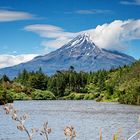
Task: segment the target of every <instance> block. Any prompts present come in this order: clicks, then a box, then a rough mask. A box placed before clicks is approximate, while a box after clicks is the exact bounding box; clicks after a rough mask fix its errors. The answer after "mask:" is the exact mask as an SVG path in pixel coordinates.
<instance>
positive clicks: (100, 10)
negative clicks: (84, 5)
mask: <svg viewBox="0 0 140 140" xmlns="http://www.w3.org/2000/svg"><path fill="white" fill-rule="evenodd" d="M109 12H111V11H110V10H102V9H92V10H77V11H75V12H74V13H76V14H86V15H87V14H105V13H109Z"/></svg>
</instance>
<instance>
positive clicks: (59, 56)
mask: <svg viewBox="0 0 140 140" xmlns="http://www.w3.org/2000/svg"><path fill="white" fill-rule="evenodd" d="M134 61H135V59H134V58H133V57H131V56H128V55H126V54H123V53H119V52H117V51H110V50H105V49H101V48H99V47H97V46H96V45H95V44H94V43H93V42H92V40H91V39H90V36H89V35H88V34H82V35H79V36H77V37H76V38H74V39H73V40H72V41H70V42H69V43H67V44H66V45H64V46H62V47H61V48H60V49H57V50H56V51H53V52H51V53H49V54H46V55H44V56H38V57H36V58H34V59H33V60H31V61H29V62H27V63H22V64H19V65H16V66H13V67H8V68H3V69H0V75H3V74H6V75H8V76H10V77H11V78H13V77H14V76H16V75H17V74H18V73H19V72H20V71H22V70H23V69H27V70H28V71H36V70H38V69H39V67H41V68H42V70H43V72H44V73H46V74H48V75H51V74H54V73H55V72H56V70H64V69H68V68H69V67H70V66H74V68H75V70H77V71H86V72H89V71H97V70H100V69H106V70H108V69H111V68H116V67H119V66H123V65H129V64H131V63H132V62H134Z"/></svg>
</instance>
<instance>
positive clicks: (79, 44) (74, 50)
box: [59, 33, 101, 57]
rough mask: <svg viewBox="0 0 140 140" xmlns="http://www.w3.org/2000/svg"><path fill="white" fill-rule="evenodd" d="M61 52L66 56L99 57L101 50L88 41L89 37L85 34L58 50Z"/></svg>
mask: <svg viewBox="0 0 140 140" xmlns="http://www.w3.org/2000/svg"><path fill="white" fill-rule="evenodd" d="M59 51H61V52H64V51H65V52H67V53H68V56H71V57H77V56H83V55H89V56H90V55H93V54H94V55H95V57H96V56H97V55H99V53H101V49H100V48H98V47H97V46H96V45H95V44H94V43H93V41H92V40H91V39H90V35H89V34H87V33H84V34H81V35H79V36H77V37H76V38H74V39H73V40H71V41H70V42H69V43H67V44H66V45H64V46H63V47H61V48H60V49H59Z"/></svg>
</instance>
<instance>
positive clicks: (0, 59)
mask: <svg viewBox="0 0 140 140" xmlns="http://www.w3.org/2000/svg"><path fill="white" fill-rule="evenodd" d="M35 56H37V54H22V55H7V54H2V55H0V68H4V67H10V66H13V65H17V64H20V63H23V62H27V61H30V60H32V59H33V58H34V57H35Z"/></svg>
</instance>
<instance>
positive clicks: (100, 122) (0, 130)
mask: <svg viewBox="0 0 140 140" xmlns="http://www.w3.org/2000/svg"><path fill="white" fill-rule="evenodd" d="M14 106H15V108H17V109H19V112H20V114H24V113H28V114H29V116H30V118H29V119H28V120H27V121H26V125H27V126H28V128H31V127H35V128H39V127H41V125H42V124H43V122H45V121H48V122H49V126H50V127H51V128H52V133H51V134H50V135H49V140H65V138H64V134H63V129H64V127H65V126H67V125H73V126H74V127H75V129H76V132H77V137H76V140H99V131H100V129H102V133H103V140H112V135H113V134H114V133H116V132H119V133H120V134H119V135H120V136H121V137H126V138H128V137H129V136H130V135H132V134H133V133H134V132H135V131H137V130H138V129H139V128H140V124H138V117H139V115H140V106H131V105H120V104H116V103H97V102H95V101H16V102H14ZM0 140H28V138H27V137H26V134H25V133H24V132H20V131H18V130H17V129H16V124H15V123H14V122H13V121H12V120H11V118H10V117H9V116H8V115H5V114H4V111H3V109H2V107H1V106H0ZM33 140H43V139H42V138H41V137H40V136H39V135H36V136H34V138H33Z"/></svg>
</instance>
